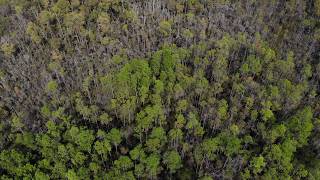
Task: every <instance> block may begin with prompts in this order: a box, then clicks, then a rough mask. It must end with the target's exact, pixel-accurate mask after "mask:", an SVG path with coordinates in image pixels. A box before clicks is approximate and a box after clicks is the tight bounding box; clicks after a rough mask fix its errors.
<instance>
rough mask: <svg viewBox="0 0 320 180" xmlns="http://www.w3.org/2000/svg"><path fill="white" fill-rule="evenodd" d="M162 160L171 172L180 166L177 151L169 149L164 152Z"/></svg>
mask: <svg viewBox="0 0 320 180" xmlns="http://www.w3.org/2000/svg"><path fill="white" fill-rule="evenodd" d="M163 162H164V163H165V164H166V165H167V167H168V169H169V170H170V172H171V173H175V172H176V171H177V170H178V169H179V168H181V167H182V162H181V157H180V155H179V153H178V152H177V151H169V152H166V153H165V154H164V157H163Z"/></svg>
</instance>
